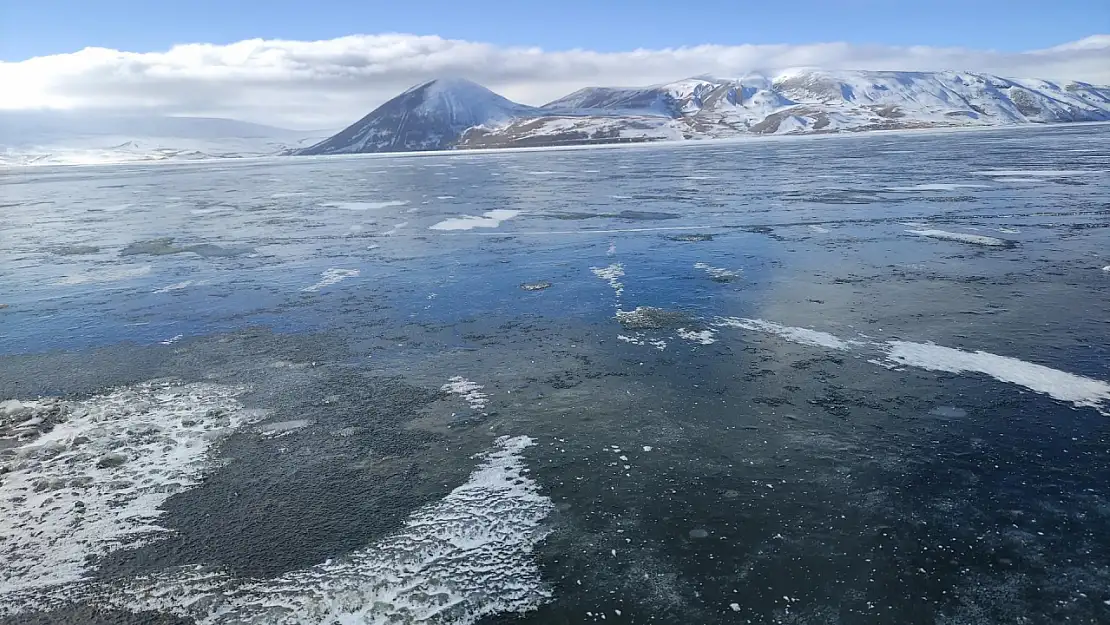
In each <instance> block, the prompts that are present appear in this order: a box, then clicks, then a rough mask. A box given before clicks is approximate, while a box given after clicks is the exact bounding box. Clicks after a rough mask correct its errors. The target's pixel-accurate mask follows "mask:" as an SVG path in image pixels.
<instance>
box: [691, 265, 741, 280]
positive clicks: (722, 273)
mask: <svg viewBox="0 0 1110 625" xmlns="http://www.w3.org/2000/svg"><path fill="white" fill-rule="evenodd" d="M694 269H701V270H702V271H704V272H705V273H707V274H709V276H710V277H711V278H713V279H714V280H731V279H733V278H735V277H737V276H739V275H740V272H739V271H733V270H732V269H724V268H722V267H713V266H711V265H708V264H706V263H694Z"/></svg>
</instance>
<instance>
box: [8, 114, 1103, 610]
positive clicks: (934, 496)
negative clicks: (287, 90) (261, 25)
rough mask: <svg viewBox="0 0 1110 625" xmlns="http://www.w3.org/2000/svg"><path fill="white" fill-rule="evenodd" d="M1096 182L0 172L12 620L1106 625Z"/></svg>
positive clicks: (854, 176)
mask: <svg viewBox="0 0 1110 625" xmlns="http://www.w3.org/2000/svg"><path fill="white" fill-rule="evenodd" d="M1108 146H1110V126H1107V125H1093V126H1069V127H1059V128H1044V129H1020V130H991V131H977V132H962V133H936V134H904V133H900V134H873V135H860V136H852V137H842V136H840V137H810V138H800V139H788V140H772V141H746V142H736V143H693V144H682V145H678V146H637V147H632V148H605V149H590V150H572V151H539V152H516V153H492V154H467V153H460V154H453V155H434V156H428V155H423V156H391V157H343V158H319V159H311V158H275V159H267V160H242V161H208V162H197V163H178V164H168V163H167V164H153V165H119V166H104V167H68V168H46V167H42V168H25V169H8V170H0V185H2V189H3V191H2V194H0V233H2V240H3V246H0V286H2V288H0V305H3V306H4V307H3V308H2V309H0V321H2V323H0V401H4V400H15V401H9V402H8V403H5V404H0V466H2V467H3V468H2V469H0V620H2V621H3V622H11V623H72V622H82V623H115V622H131V623H191V622H196V623H220V624H223V623H240V622H259V623H261V622H266V623H332V622H344V623H348V622H350V623H358V622H367V623H424V622H428V623H443V624H452V625H454V624H461V623H468V624H469V623H480V624H482V625H492V624H509V623H512V624H523V623H537V624H538V623H582V622H595V621H596V622H602V621H604V622H606V623H814V624H816V623H821V624H825V623H847V624H854V623H868V624H871V623H891V624H895V623H897V624H906V623H930V624H932V623H937V624H949V623H952V624H955V623H1016V622H1025V623H1067V622H1070V623H1097V622H1103V623H1104V622H1110V569H1108V568H1107V561H1108V560H1107V559H1108V554H1110V487H1108V486H1107V485H1108V484H1110V418H1108V417H1110V383H1108V381H1110V338H1108V337H1110V147H1108ZM252 619H254V620H252ZM344 619H346V620H344ZM1021 619H1027V620H1024V621H1023V620H1021Z"/></svg>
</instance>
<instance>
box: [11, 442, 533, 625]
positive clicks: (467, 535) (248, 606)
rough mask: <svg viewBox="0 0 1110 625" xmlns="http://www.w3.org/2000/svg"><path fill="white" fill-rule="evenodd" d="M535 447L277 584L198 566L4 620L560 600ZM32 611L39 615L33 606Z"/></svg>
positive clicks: (90, 588)
mask: <svg viewBox="0 0 1110 625" xmlns="http://www.w3.org/2000/svg"><path fill="white" fill-rule="evenodd" d="M533 444H534V442H533V440H532V439H531V438H529V437H527V436H517V437H514V438H509V437H501V438H499V439H498V440H497V441H496V448H495V449H494V450H493V451H491V452H489V453H486V454H484V455H482V456H480V458H481V464H480V465H479V466H478V467H477V468H476V469H475V471H474V472H473V473H471V474H470V477H469V479H468V480H467V481H466V483H464V484H463V485H461V486H459V487H458V488H456V489H454V490H453V491H451V492H450V493H449V494H448V495H447V496H446V497H445V498H443V499H442V500H440V501H438V502H435V503H433V504H430V505H427V506H425V507H423V508H420V509H418V510H417V511H416V512H414V513H413V514H412V515H411V516H410V517H409V519H408V520H407V521H406V523H405V526H404V528H402V529H401V530H399V531H398V532H397V533H395V534H393V535H391V536H388V537H386V538H384V539H382V540H380V541H378V542H377V543H374V544H372V545H368V546H367V547H366V548H364V549H360V550H357V551H355V552H353V553H350V554H348V555H346V556H344V557H341V558H336V559H335V560H328V561H326V562H324V563H322V564H318V565H316V566H313V567H311V568H307V569H301V570H296V571H291V572H289V573H285V574H283V575H281V576H279V577H276V578H273V579H235V578H232V577H230V576H229V575H228V574H226V573H224V572H222V571H218V570H212V569H206V568H204V567H201V566H195V567H194V566H189V567H181V568H177V569H169V570H166V571H162V572H159V573H156V574H153V575H149V576H143V577H137V578H132V579H130V580H120V581H118V582H100V583H95V584H90V585H87V586H83V587H77V588H73V587H70V588H66V589H63V590H60V591H57V592H55V593H54V596H53V597H44V596H42V595H40V596H34V595H30V594H28V595H25V596H24V597H21V598H20V599H23V600H24V602H23V603H9V604H7V605H0V614H4V613H5V612H7V613H18V612H20V611H24V610H27V609H33V607H35V604H43V603H48V604H52V605H57V604H60V603H66V602H72V601H88V602H91V603H93V604H95V605H99V606H104V607H110V608H115V609H123V610H130V611H134V612H139V611H155V612H161V613H172V614H176V615H178V616H182V617H185V618H191V619H193V620H195V622H197V623H198V625H232V624H238V623H268V624H271V625H302V624H304V623H351V624H354V623H383V624H384V623H413V624H417V623H439V624H441V625H472V624H473V623H476V622H478V621H479V620H481V619H483V618H485V617H488V616H490V615H494V614H499V613H525V612H528V611H530V610H534V609H535V608H537V607H539V606H540V605H542V604H544V603H546V602H547V601H549V600H550V599H551V596H552V593H551V590H550V589H549V587H548V586H547V584H545V583H544V581H543V578H542V577H541V573H540V569H539V567H538V565H537V564H536V562H535V560H534V558H533V556H532V553H533V551H534V550H535V548H536V547H537V546H538V545H539V543H540V542H541V541H543V540H544V538H546V537H547V535H548V534H549V533H550V529H549V528H548V527H547V526H545V525H544V519H546V518H547V516H548V515H549V514H550V513H551V512H552V510H553V509H554V505H553V504H552V502H551V500H550V499H549V498H547V497H545V496H543V495H541V494H540V492H539V488H538V485H537V484H536V482H535V480H533V479H532V478H531V477H530V476H529V475H528V470H527V468H526V467H525V465H524V459H523V455H522V454H523V451H524V449H526V448H527V447H529V446H531V445H533ZM28 604H30V605H28Z"/></svg>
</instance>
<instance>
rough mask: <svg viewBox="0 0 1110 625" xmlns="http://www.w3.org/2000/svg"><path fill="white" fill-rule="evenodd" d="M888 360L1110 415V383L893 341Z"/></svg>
mask: <svg viewBox="0 0 1110 625" xmlns="http://www.w3.org/2000/svg"><path fill="white" fill-rule="evenodd" d="M887 346H888V349H889V351H888V353H887V358H888V359H889V360H891V361H893V362H896V363H898V364H902V365H910V366H913V367H918V368H921V369H928V370H930V371H947V372H950V373H965V372H968V371H973V372H977V373H985V374H986V375H989V376H991V377H992V378H994V379H996V380H1000V381H1002V382H1009V383H1011V384H1017V385H1018V386H1024V387H1025V388H1027V389H1029V390H1031V391H1035V392H1037V393H1043V394H1045V395H1049V396H1050V397H1053V398H1054V399H1058V400H1060V401H1066V402H1070V403H1071V404H1073V405H1074V406H1077V407H1090V408H1095V409H1096V410H1099V411H1100V412H1102V413H1103V414H1110V384H1107V383H1106V382H1102V381H1101V380H1093V379H1091V378H1085V377H1082V376H1078V375H1075V374H1072V373H1067V372H1065V371H1060V370H1057V369H1052V368H1049V367H1046V366H1044V365H1038V364H1034V363H1030V362H1025V361H1023V360H1018V359H1016V358H1010V357H1007V356H999V355H997V354H991V353H989V352H984V351H975V352H966V351H963V350H959V349H953V348H951V347H942V346H940V345H934V344H932V343H911V342H907V341H890V342H888V343H887Z"/></svg>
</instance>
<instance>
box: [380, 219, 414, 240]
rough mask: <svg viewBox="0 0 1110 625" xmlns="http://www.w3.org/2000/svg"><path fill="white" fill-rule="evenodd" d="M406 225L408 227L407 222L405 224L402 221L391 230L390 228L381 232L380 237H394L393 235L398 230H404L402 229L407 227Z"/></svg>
mask: <svg viewBox="0 0 1110 625" xmlns="http://www.w3.org/2000/svg"><path fill="white" fill-rule="evenodd" d="M407 225H409V222H407V221H402V222H401V223H399V224H396V225H394V226H393V227H392V228H390V229H389V230H385V231H383V232H382V235H383V236H392V235H394V234H397V232H398V231H399V230H400V229H401V228H404V227H405V226H407Z"/></svg>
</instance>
